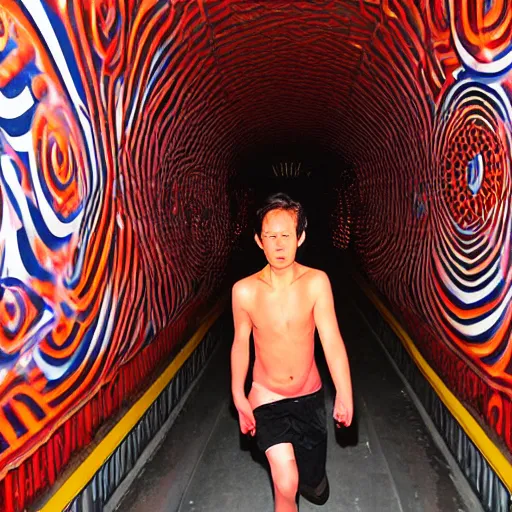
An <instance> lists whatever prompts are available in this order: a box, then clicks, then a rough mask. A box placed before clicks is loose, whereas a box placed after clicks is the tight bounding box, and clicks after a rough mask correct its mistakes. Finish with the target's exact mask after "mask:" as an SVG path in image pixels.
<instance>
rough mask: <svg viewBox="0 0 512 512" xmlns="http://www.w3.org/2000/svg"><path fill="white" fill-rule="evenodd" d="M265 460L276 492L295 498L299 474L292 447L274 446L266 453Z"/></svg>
mask: <svg viewBox="0 0 512 512" xmlns="http://www.w3.org/2000/svg"><path fill="white" fill-rule="evenodd" d="M267 458H268V461H269V463H270V471H271V473H272V480H273V482H274V486H275V489H276V492H278V493H279V494H281V495H282V496H286V497H288V498H295V495H296V494H297V491H298V487H299V472H298V469H297V462H296V461H295V454H294V451H293V447H292V446H291V445H290V444H282V445H276V446H274V447H272V448H271V449H269V450H268V451H267Z"/></svg>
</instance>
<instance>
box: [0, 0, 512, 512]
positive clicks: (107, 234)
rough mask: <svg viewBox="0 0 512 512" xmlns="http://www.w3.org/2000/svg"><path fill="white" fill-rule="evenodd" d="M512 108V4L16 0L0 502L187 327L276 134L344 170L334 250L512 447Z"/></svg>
mask: <svg viewBox="0 0 512 512" xmlns="http://www.w3.org/2000/svg"><path fill="white" fill-rule="evenodd" d="M511 102H512V5H511V3H510V1H509V0H495V1H492V2H490V1H487V0H470V1H468V0H421V1H412V0H387V1H379V0H362V1H357V2H355V1H350V0H339V1H333V0H326V1H321V2H302V1H279V2H265V1H263V0H261V1H257V0H256V1H251V2H246V1H243V0H231V1H230V0H172V1H171V0H97V1H91V2H89V1H85V0H68V1H60V0H3V1H2V3H1V5H0V482H1V487H0V509H2V510H4V509H5V510H8V511H15V510H16V511H17V510H23V509H24V508H25V507H26V506H28V505H29V504H30V503H31V502H33V500H34V499H35V498H36V497H37V496H39V495H40V494H41V493H43V492H44V491H45V490H47V489H48V488H49V487H51V485H52V484H53V483H54V482H55V480H56V478H57V476H58V474H59V472H60V471H62V470H63V468H65V467H66V465H67V464H68V463H69V462H70V461H71V460H72V457H73V455H74V454H76V453H78V452H79V451H80V449H82V448H83V447H85V446H87V445H88V444H89V443H91V442H92V441H93V440H94V436H95V434H96V433H97V431H98V429H99V428H100V427H101V426H102V425H104V424H105V422H106V421H107V420H108V419H111V418H112V417H113V415H115V414H116V411H118V410H119V408H120V407H121V406H122V404H124V403H126V401H129V400H130V397H131V396H132V395H133V394H134V393H136V392H137V391H138V390H139V391H140V389H141V388H142V387H143V386H144V385H145V382H146V379H148V378H149V377H150V376H151V374H152V371H153V370H154V369H155V368H156V367H157V366H158V364H159V362H161V361H162V360H165V358H168V357H170V354H171V353H172V350H173V348H175V347H176V345H177V344H179V343H180V342H181V337H182V334H183V333H184V332H185V331H186V330H187V329H190V328H192V327H193V326H194V322H195V319H196V317H197V314H198V311H199V310H200V309H201V308H202V307H203V306H204V305H205V304H207V302H208V301H209V300H210V299H212V298H214V296H215V292H216V290H217V289H218V287H219V286H221V285H222V280H223V277H224V276H225V275H226V272H227V270H229V269H228V268H227V267H228V263H229V261H230V259H229V258H230V254H231V251H232V249H233V247H236V244H237V240H238V237H240V236H241V234H242V233H243V232H244V230H245V229H247V227H248V224H249V216H250V212H249V209H248V207H247V203H248V202H250V201H252V200H253V198H252V197H250V196H251V192H250V191H248V190H234V189H233V188H232V187H230V183H234V182H237V181H236V180H235V179H234V178H236V176H237V175H238V174H239V173H243V171H244V170H243V169H239V168H237V164H236V162H237V161H238V160H237V157H238V155H241V154H243V155H248V154H250V152H251V148H257V147H269V146H270V145H272V144H273V143H274V142H275V141H279V142H280V143H283V144H287V145H288V146H291V145H293V144H294V141H298V140H301V141H306V140H307V141H310V142H311V143H312V146H313V145H314V146H315V147H325V148H328V150H329V151H330V152H331V153H336V154H339V155H342V161H344V162H347V163H348V164H349V166H350V172H349V173H346V172H343V169H339V170H338V175H339V182H338V183H337V184H335V186H333V194H335V197H333V198H332V204H333V205H335V208H334V210H333V211H332V214H331V217H330V220H329V222H330V224H331V226H332V231H333V242H334V244H335V245H336V246H337V247H339V248H342V249H346V248H349V250H353V251H354V252H355V254H356V255H357V256H358V260H359V262H360V266H361V268H362V269H363V270H364V271H365V273H366V275H367V276H368V278H369V279H370V280H371V281H372V282H373V284H374V285H375V286H376V287H377V288H378V289H379V291H380V292H381V293H382V294H383V295H384V296H385V297H386V298H387V299H388V301H389V303H390V304H391V305H392V307H393V310H394V312H395V313H396V314H399V315H400V318H401V319H402V320H403V321H404V323H405V326H406V328H407V329H408V331H409V332H410V334H411V335H412V337H413V338H414V340H415V342H416V343H417V345H418V348H419V349H420V351H421V352H422V354H423V355H424V356H425V357H426V358H427V359H428V361H429V362H430V364H431V365H432V367H433V368H434V369H435V370H436V372H437V373H438V374H439V376H440V377H441V378H442V379H443V380H444V381H445V382H446V383H447V384H448V385H449V387H450V389H451V390H452V391H453V393H454V394H455V395H456V396H457V397H458V398H459V399H460V400H461V401H462V402H463V403H464V404H465V405H467V406H468V408H469V410H470V411H471V412H472V413H473V414H474V416H475V418H476V419H477V420H478V421H479V422H480V423H481V424H482V425H483V426H484V427H485V428H486V429H487V431H488V432H489V433H490V435H491V436H493V439H495V440H496V442H497V443H498V444H499V446H500V447H501V448H502V449H503V451H504V452H505V453H507V454H508V455H510V453H512V438H511V432H512V405H511V404H512V342H511V335H510V334H511V326H512V323H511V315H512V304H511V298H512V287H511V280H512V270H511V264H510V260H511V258H510V238H511V237H510V235H511V204H510V196H511V188H510V187H511V183H510V172H511V169H510V161H511V160H510V158H511V137H512V133H511V126H512V125H511V119H512V106H511V105H512V103H511ZM302 145H303V146H304V145H305V143H303V144H302ZM301 149H302V150H304V147H302V148H301ZM294 169H295V168H294ZM294 173H295V171H294V172H293V173H292V174H294ZM285 174H286V173H285ZM347 176H348V177H349V178H347ZM310 179H312V180H314V179H315V176H313V175H312V176H311V177H310ZM348 179H349V181H350V182H348V181H347V180H348ZM334 181H335V180H331V183H332V182H334ZM239 182H240V183H243V180H240V181H239Z"/></svg>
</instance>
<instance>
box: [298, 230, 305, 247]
mask: <svg viewBox="0 0 512 512" xmlns="http://www.w3.org/2000/svg"><path fill="white" fill-rule="evenodd" d="M304 240H306V232H305V231H303V232H302V235H300V238H299V243H298V244H297V246H298V247H300V246H301V245H302V244H303V243H304Z"/></svg>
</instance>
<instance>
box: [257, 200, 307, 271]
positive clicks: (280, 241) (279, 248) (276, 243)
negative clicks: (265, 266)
mask: <svg viewBox="0 0 512 512" xmlns="http://www.w3.org/2000/svg"><path fill="white" fill-rule="evenodd" d="M305 237H306V234H305V233H302V235H301V237H300V239H297V215H296V214H295V213H294V212H289V211H286V210H272V211H270V212H268V213H267V214H266V215H265V217H264V219H263V223H262V226H261V238H260V237H258V235H256V236H255V239H256V243H257V244H258V245H259V246H260V248H261V249H263V252H264V253H265V256H266V258H267V261H268V262H269V263H270V265H271V266H273V267H274V268H286V267H289V266H290V265H291V264H292V263H293V262H294V261H295V254H296V253H297V248H298V247H299V246H300V245H302V243H303V242H304V239H305Z"/></svg>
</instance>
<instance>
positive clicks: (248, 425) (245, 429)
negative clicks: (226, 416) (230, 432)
mask: <svg viewBox="0 0 512 512" xmlns="http://www.w3.org/2000/svg"><path fill="white" fill-rule="evenodd" d="M235 407H236V409H237V411H238V418H239V421H240V430H241V431H242V434H250V435H251V436H254V435H255V434H256V420H255V419H254V414H253V412H252V407H251V404H250V403H249V400H247V398H245V399H243V400H240V401H239V402H238V403H235Z"/></svg>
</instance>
